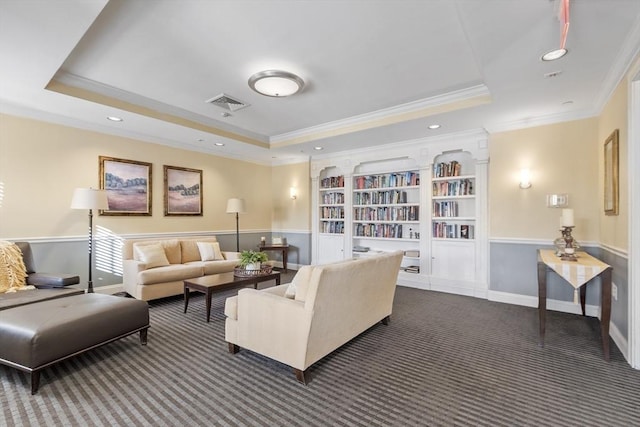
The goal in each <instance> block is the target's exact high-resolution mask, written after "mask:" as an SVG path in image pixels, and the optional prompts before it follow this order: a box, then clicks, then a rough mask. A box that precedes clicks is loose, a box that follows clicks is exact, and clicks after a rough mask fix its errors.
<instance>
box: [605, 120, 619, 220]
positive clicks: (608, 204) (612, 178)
mask: <svg viewBox="0 0 640 427" xmlns="http://www.w3.org/2000/svg"><path fill="white" fill-rule="evenodd" d="M618 174H619V171H618V129H616V130H614V131H613V132H612V133H611V135H609V137H608V138H607V139H606V141H605V142H604V213H605V215H618V177H619V175H618Z"/></svg>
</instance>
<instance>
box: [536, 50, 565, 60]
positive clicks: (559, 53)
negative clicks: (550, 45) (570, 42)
mask: <svg viewBox="0 0 640 427" xmlns="http://www.w3.org/2000/svg"><path fill="white" fill-rule="evenodd" d="M567 52H569V51H568V50H567V49H555V50H552V51H550V52H547V53H545V54H544V55H542V57H541V58H540V59H541V60H543V61H555V60H556V59H560V58H562V57H563V56H565V55H566V54H567Z"/></svg>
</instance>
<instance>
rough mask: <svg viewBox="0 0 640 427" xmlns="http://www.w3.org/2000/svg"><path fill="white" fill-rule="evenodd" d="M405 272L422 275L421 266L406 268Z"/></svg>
mask: <svg viewBox="0 0 640 427" xmlns="http://www.w3.org/2000/svg"><path fill="white" fill-rule="evenodd" d="M404 271H406V272H407V273H414V274H417V273H420V266H419V265H409V266H407V267H404Z"/></svg>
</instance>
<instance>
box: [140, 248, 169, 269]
mask: <svg viewBox="0 0 640 427" xmlns="http://www.w3.org/2000/svg"><path fill="white" fill-rule="evenodd" d="M133 251H134V252H135V254H136V257H137V258H138V260H139V261H141V262H143V263H144V264H145V265H146V268H155V267H164V266H167V265H169V260H168V259H167V256H166V255H165V253H164V248H163V247H162V245H161V244H160V243H154V244H150V245H136V246H134V248H133Z"/></svg>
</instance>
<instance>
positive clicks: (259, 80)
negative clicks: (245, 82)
mask: <svg viewBox="0 0 640 427" xmlns="http://www.w3.org/2000/svg"><path fill="white" fill-rule="evenodd" d="M249 87H250V88H251V89H253V90H255V91H256V92H258V93H259V94H261V95H265V96H271V97H274V98H283V97H285V96H291V95H294V94H296V93H298V92H300V91H301V90H302V88H303V87H304V80H302V79H301V78H300V77H298V76H296V75H295V74H293V73H289V72H288V71H279V70H267V71H260V72H259V73H255V74H254V75H253V76H251V77H249Z"/></svg>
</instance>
